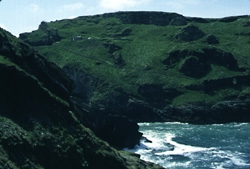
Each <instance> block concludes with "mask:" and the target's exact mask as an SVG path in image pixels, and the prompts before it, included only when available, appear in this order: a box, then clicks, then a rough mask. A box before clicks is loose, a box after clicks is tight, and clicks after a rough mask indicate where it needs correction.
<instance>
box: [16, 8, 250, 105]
mask: <svg viewBox="0 0 250 169" xmlns="http://www.w3.org/2000/svg"><path fill="white" fill-rule="evenodd" d="M249 19H250V17H249V16H238V17H228V18H222V19H203V18H189V17H184V16H182V15H178V14H174V13H162V12H118V13H110V14H103V15H95V16H83V17H78V18H75V19H71V20H66V19H65V20H60V21H54V22H42V23H41V25H40V26H39V29H38V30H36V31H33V32H31V33H23V34H21V35H20V39H22V40H23V41H24V42H26V43H29V44H30V45H33V46H35V48H36V49H37V50H38V51H39V52H40V53H41V54H42V55H44V56H45V57H46V58H47V59H48V60H49V61H51V62H54V63H56V64H57V65H59V66H60V67H61V68H64V69H65V70H69V69H74V70H76V71H77V72H83V74H84V75H88V76H90V77H91V78H92V80H93V79H94V81H95V82H93V83H91V84H90V85H91V86H92V87H91V92H90V91H89V92H90V94H89V97H88V99H87V103H88V104H95V103H98V104H99V105H100V104H104V105H105V104H111V103H113V102H114V101H113V102H112V101H110V97H111V96H112V97H114V98H115V97H116V96H117V95H119V96H120V95H123V96H126V97H127V99H130V100H131V99H138V100H142V101H143V102H147V103H149V104H150V105H153V106H155V107H157V108H162V107H164V106H166V105H174V106H180V105H185V104H189V103H200V102H202V103H208V104H210V103H211V104H212V103H216V102H218V101H222V100H227V99H236V98H239V97H241V96H242V97H243V96H246V95H248V94H249V91H250V87H249V85H250V82H249V80H248V78H249V70H250V69H249V68H250V66H249V65H250V57H249V53H250V48H249V43H250V30H249V27H250V21H249ZM71 75H72V74H71ZM86 83H87V82H86ZM121 93H122V94H121ZM119 98H120V97H119ZM106 102H108V103H106ZM126 103H127V102H126ZM120 106H122V105H120Z"/></svg>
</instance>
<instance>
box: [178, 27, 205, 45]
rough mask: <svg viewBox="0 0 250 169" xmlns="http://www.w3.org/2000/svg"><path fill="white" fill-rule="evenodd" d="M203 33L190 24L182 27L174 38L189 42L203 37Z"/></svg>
mask: <svg viewBox="0 0 250 169" xmlns="http://www.w3.org/2000/svg"><path fill="white" fill-rule="evenodd" d="M204 35H205V33H204V32H202V31H201V30H200V29H199V28H198V27H196V26H193V25H191V26H187V27H184V28H183V29H182V30H181V32H180V33H179V34H178V35H176V36H175V39H176V40H179V41H185V42H191V41H195V40H198V39H201V38H203V36H204Z"/></svg>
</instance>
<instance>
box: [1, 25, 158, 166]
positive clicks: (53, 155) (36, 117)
mask: <svg viewBox="0 0 250 169" xmlns="http://www.w3.org/2000/svg"><path fill="white" fill-rule="evenodd" d="M0 77H1V83H0V93H1V94H0V168H3V169H18V168H22V169H30V168H34V169H55V168H61V169H70V168H72V169H81V168H82V169H103V168H109V169H110V168H114V169H116V168H121V169H132V168H145V169H146V168H148V169H149V168H160V167H159V166H157V165H154V164H150V163H146V162H144V161H141V160H140V159H139V156H137V155H134V154H130V153H125V152H122V151H120V152H119V151H117V150H115V149H114V148H112V147H111V146H110V145H109V144H108V143H107V142H104V141H102V140H101V139H100V138H98V137H96V136H95V134H94V133H93V132H92V131H91V130H90V129H88V128H86V127H85V126H83V124H82V123H81V122H80V120H79V119H78V118H77V116H76V112H78V113H80V112H81V114H82V115H83V114H85V113H86V112H85V111H83V110H81V111H80V110H76V109H75V108H74V103H72V102H71V100H70V96H69V93H70V91H71V90H72V89H73V82H72V80H71V79H69V78H68V76H67V75H66V74H65V73H64V72H63V71H62V70H61V69H60V68H59V67H58V66H56V65H55V64H53V63H50V62H48V61H47V60H46V59H45V58H44V57H42V56H41V55H40V54H38V53H37V51H35V50H34V49H33V48H31V47H30V46H28V45H27V44H24V43H23V42H22V41H21V40H19V39H17V38H15V37H14V36H12V35H11V34H10V33H8V32H6V31H4V30H3V29H1V28H0Z"/></svg>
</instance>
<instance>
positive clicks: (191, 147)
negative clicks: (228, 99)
mask: <svg viewBox="0 0 250 169" xmlns="http://www.w3.org/2000/svg"><path fill="white" fill-rule="evenodd" d="M139 125H140V131H141V132H142V133H143V135H144V136H145V137H146V138H147V139H148V140H151V142H150V141H147V140H142V141H141V144H140V145H138V146H136V147H135V149H133V150H130V151H133V152H135V153H138V154H140V155H141V159H143V160H146V161H151V162H154V163H157V164H159V165H162V166H163V167H166V168H169V169H185V168H204V169H205V168H206V169H249V168H250V142H249V140H250V124H248V123H231V124H215V125H192V124H186V123H185V124H184V123H140V124H139Z"/></svg>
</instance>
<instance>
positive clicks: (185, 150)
mask: <svg viewBox="0 0 250 169" xmlns="http://www.w3.org/2000/svg"><path fill="white" fill-rule="evenodd" d="M174 137H175V135H172V134H167V135H166V142H167V143H169V144H171V145H173V146H174V149H173V150H172V151H165V152H161V153H156V155H185V154H189V153H194V152H199V151H208V150H211V149H213V148H204V147H196V146H191V145H184V144H180V143H177V142H175V141H173V138H174Z"/></svg>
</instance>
